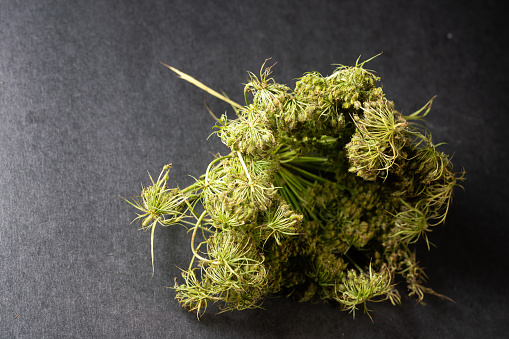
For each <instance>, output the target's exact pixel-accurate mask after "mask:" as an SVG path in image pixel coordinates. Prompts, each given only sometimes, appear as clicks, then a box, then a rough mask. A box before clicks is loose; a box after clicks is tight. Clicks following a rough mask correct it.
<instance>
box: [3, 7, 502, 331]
mask: <svg viewBox="0 0 509 339" xmlns="http://www.w3.org/2000/svg"><path fill="white" fill-rule="evenodd" d="M500 3H501V2H495V1H482V2H470V3H468V2H458V1H436V2H431V1H412V2H407V1H393V2H387V3H386V2H382V1H317V2H312V1H249V2H247V1H242V2H241V1H239V2H234V1H217V2H216V1H145V2H141V1H140V2H134V1H133V2H131V1H103V2H91V1H83V2H77V1H14V0H3V1H1V3H0V194H1V196H0V292H1V293H0V338H194V339H197V338H343V337H345V338H372V337H374V338H470V337H471V338H482V337H504V336H505V335H507V333H508V331H509V325H508V322H507V315H508V314H509V292H508V291H509V290H508V289H507V286H506V285H507V278H508V274H507V272H508V269H509V264H508V263H507V259H506V251H507V248H508V245H509V242H508V240H509V233H508V231H507V227H508V225H509V218H508V214H507V210H508V208H507V201H508V200H509V194H508V188H509V179H508V175H507V168H508V164H509V163H508V157H507V146H508V143H507V139H506V138H507V133H506V132H504V130H506V129H507V126H508V122H509V118H508V117H509V115H508V114H507V110H508V107H509V106H508V105H507V97H508V95H507V93H508V89H509V88H508V86H507V74H508V66H507V62H506V59H507V54H506V53H505V52H506V45H507V42H508V41H507V37H508V34H507V32H508V31H507V24H506V18H505V16H504V11H503V10H502V8H504V7H503V6H501V5H500ZM410 4H411V5H410ZM380 52H383V54H382V55H381V56H379V57H377V58H376V59H374V60H373V61H371V62H370V63H369V64H368V65H367V66H366V67H367V68H369V69H372V70H374V71H376V72H377V73H378V75H380V76H381V77H382V83H383V87H384V91H385V93H386V95H387V97H388V98H389V99H390V100H393V101H394V102H395V104H396V108H397V109H398V110H402V111H403V112H406V113H410V112H413V111H415V110H417V109H419V108H420V107H422V106H423V105H424V104H425V103H426V102H427V101H428V100H429V99H430V98H431V97H433V96H435V95H437V98H436V100H435V101H434V103H433V107H432V111H431V113H430V114H429V116H428V119H427V120H428V122H429V128H430V129H431V131H432V132H433V141H434V142H436V143H438V142H445V143H447V145H444V146H442V151H444V152H445V153H449V154H454V157H453V163H454V165H455V168H456V169H458V170H459V169H461V168H465V169H466V171H467V179H468V180H467V181H466V182H465V184H464V186H465V190H464V191H462V190H457V191H456V195H455V199H454V202H453V204H452V206H451V210H450V213H449V216H448V219H447V221H446V223H445V225H443V226H438V227H436V228H435V229H434V231H433V233H431V234H430V240H431V242H433V243H434V244H435V245H436V246H437V247H436V248H432V249H431V251H429V252H428V251H427V249H426V247H425V246H419V247H418V257H419V258H420V259H421V264H422V266H424V267H426V272H427V273H428V275H429V277H430V281H429V285H430V286H431V287H433V288H434V289H435V290H437V291H438V292H440V293H442V294H445V295H447V296H449V297H450V298H452V299H454V300H455V303H452V302H449V301H446V300H441V299H438V298H436V297H433V296H426V298H425V301H426V306H422V305H419V304H416V302H415V300H414V299H412V298H407V297H404V298H403V300H402V301H403V303H402V305H401V306H397V307H393V306H392V305H391V304H390V303H388V302H387V303H381V304H370V305H369V306H370V309H372V310H373V313H372V316H373V320H374V322H371V320H370V319H369V317H367V316H365V315H363V314H362V312H358V314H357V316H356V318H355V319H352V316H351V315H350V314H348V313H346V312H342V311H340V309H339V307H338V306H337V305H333V304H323V303H318V304H312V303H298V302H296V301H294V300H292V298H291V297H290V298H284V297H283V298H276V299H268V300H266V301H265V302H264V304H263V307H264V308H265V310H247V311H240V312H229V313H224V314H220V315H216V311H217V310H216V309H215V308H214V307H211V308H210V309H209V310H208V312H207V313H206V315H205V316H203V317H202V318H201V320H200V321H197V319H196V316H195V315H194V314H190V313H188V312H187V311H185V310H184V309H182V308H181V307H179V305H178V302H177V301H176V300H174V299H173V298H174V296H175V294H174V292H173V291H172V290H171V289H168V288H166V287H168V286H173V279H174V277H176V276H180V275H179V269H178V267H187V265H188V263H189V260H190V258H191V251H190V248H189V238H190V237H189V235H188V234H186V231H185V229H184V228H181V227H173V228H162V227H160V228H158V229H157V230H156V240H155V258H156V259H155V274H154V276H152V267H151V259H150V234H149V233H143V232H140V231H138V228H139V226H140V225H139V224H131V225H130V224H129V223H130V222H131V220H132V219H133V218H134V217H135V210H134V209H133V208H132V207H131V206H129V205H128V204H127V203H125V202H124V201H123V200H122V199H121V198H120V196H123V197H126V198H128V197H132V196H134V195H137V194H138V193H139V191H140V188H141V184H142V183H143V184H145V185H146V184H148V182H149V177H148V175H147V170H148V171H149V172H150V173H151V174H153V175H157V174H158V173H159V171H160V169H161V168H162V166H164V165H165V164H166V163H173V169H172V172H171V177H172V179H170V181H174V180H175V181H176V182H178V184H179V185H181V186H185V185H187V184H189V183H191V182H192V181H193V179H192V178H190V177H189V176H188V174H189V175H193V176H199V175H200V174H201V173H203V172H204V171H205V169H206V167H207V165H208V163H209V161H210V160H211V159H212V155H211V153H217V152H222V153H225V151H226V147H225V146H224V145H222V144H221V141H220V140H219V139H218V138H217V137H215V136H212V137H211V138H210V139H208V141H207V137H208V136H209V135H210V134H211V133H212V131H213V130H212V127H213V125H214V123H215V122H214V121H213V119H212V118H211V117H210V115H209V114H208V113H207V111H206V109H205V107H204V95H203V92H202V91H200V90H199V89H198V88H196V87H194V86H192V85H190V84H188V83H186V82H184V81H183V80H180V79H178V78H177V77H175V76H174V75H173V74H172V73H171V72H170V71H169V70H168V69H167V68H165V67H163V66H162V65H161V64H160V63H159V62H160V61H162V62H165V63H167V64H169V65H172V66H174V67H176V68H178V69H180V70H181V71H183V72H185V73H188V74H190V75H192V76H194V77H196V78H197V79H198V80H200V81H202V82H204V83H206V84H207V85H208V86H210V87H212V88H214V89H216V90H218V91H224V92H225V93H227V94H228V96H229V97H230V98H232V99H233V100H235V101H237V102H240V103H242V102H243V84H244V83H245V82H246V71H253V72H255V73H257V72H258V71H259V69H260V66H261V65H262V63H263V62H264V60H265V59H266V58H269V57H271V58H272V59H271V60H272V61H274V62H276V61H277V65H276V66H275V67H274V68H273V70H274V73H273V76H274V78H275V79H276V80H277V81H278V82H281V83H286V84H288V85H289V86H290V87H293V85H294V79H295V78H296V77H299V76H301V75H302V74H303V73H304V72H308V71H319V72H320V73H322V74H324V75H325V74H329V73H330V72H332V71H333V69H334V66H333V65H332V64H338V63H340V64H345V65H353V64H354V63H355V61H356V60H357V58H358V57H359V55H362V56H361V60H364V59H368V58H370V57H372V56H374V55H376V54H378V53H380ZM207 103H208V105H209V106H210V107H211V109H212V110H213V111H214V112H215V113H216V114H218V115H220V114H222V113H224V112H225V111H229V112H230V114H233V112H232V110H231V109H229V107H228V105H226V104H224V103H222V102H220V101H219V100H217V99H215V98H212V97H210V96H208V97H207ZM400 289H401V291H405V286H404V285H402V286H400Z"/></svg>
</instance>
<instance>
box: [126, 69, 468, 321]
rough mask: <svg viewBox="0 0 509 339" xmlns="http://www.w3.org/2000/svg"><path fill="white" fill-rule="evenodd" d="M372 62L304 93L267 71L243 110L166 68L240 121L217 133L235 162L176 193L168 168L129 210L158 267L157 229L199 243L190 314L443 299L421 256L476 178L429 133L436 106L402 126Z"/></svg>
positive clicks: (300, 84) (220, 126) (213, 168)
mask: <svg viewBox="0 0 509 339" xmlns="http://www.w3.org/2000/svg"><path fill="white" fill-rule="evenodd" d="M367 61H369V60H367ZM367 61H364V62H362V63H359V60H357V62H356V64H355V66H353V67H347V66H338V67H337V68H336V70H335V71H334V72H333V73H332V74H331V75H329V76H322V75H320V74H319V73H317V72H310V73H306V74H304V75H303V76H302V77H301V78H299V79H297V82H296V86H295V88H294V89H293V90H291V89H290V88H289V87H287V86H286V85H282V84H279V83H277V82H275V81H274V79H273V78H271V77H270V74H271V67H272V66H271V67H265V63H264V65H263V66H262V68H261V71H260V74H259V75H255V74H253V73H249V74H248V75H249V81H248V83H247V84H246V86H245V89H244V94H245V101H246V103H245V106H241V105H239V104H237V103H235V102H233V101H231V100H230V99H228V98H227V97H226V96H224V95H221V94H219V93H217V92H215V91H213V90H212V89H210V88H208V87H207V86H205V85H203V84H202V83H200V82H198V81H197V80H195V79H194V78H192V77H190V76H188V75H186V74H184V73H182V72H180V71H178V70H176V69H174V68H172V67H170V66H167V65H166V66H167V67H169V68H171V69H172V70H173V71H175V72H176V73H177V74H178V75H179V76H180V77H182V78H183V79H185V80H187V81H189V82H191V83H193V84H195V85H197V86H198V87H200V88H202V89H204V90H205V91H207V92H208V93H210V94H212V95H214V96H216V97H218V98H220V99H222V100H224V101H226V102H228V103H230V104H231V106H232V108H233V110H234V112H235V118H233V119H232V118H230V117H227V116H226V115H223V116H222V117H221V118H219V119H217V118H216V120H217V124H216V126H215V127H216V130H215V134H217V136H219V137H220V138H221V140H222V141H223V142H224V143H225V144H226V145H227V146H228V147H229V148H230V150H231V152H230V153H229V154H227V155H223V156H221V155H217V156H216V157H215V158H214V159H213V160H212V162H211V163H210V165H209V166H208V168H207V169H206V171H205V174H203V175H202V176H201V177H199V178H198V179H197V180H196V182H195V183H194V184H192V185H190V186H189V187H186V188H183V189H181V188H179V187H175V188H169V187H168V186H167V184H166V182H167V181H168V172H169V170H170V168H171V165H167V166H165V167H164V168H163V170H162V172H161V174H160V175H159V177H158V179H157V180H156V181H154V180H153V179H152V178H151V181H152V185H151V186H149V187H146V188H143V190H142V193H141V195H140V196H139V197H138V198H137V199H135V200H133V201H130V203H131V204H132V205H133V206H134V207H136V208H137V209H138V210H139V211H140V212H141V213H139V214H138V217H137V218H136V219H139V220H141V222H142V229H143V230H150V231H151V238H152V264H154V262H153V260H154V250H153V239H154V231H155V228H156V226H157V225H161V226H169V225H174V224H181V225H184V226H186V227H187V228H188V230H189V232H190V233H191V240H190V247H191V251H192V253H193V259H192V260H191V262H190V264H189V267H188V268H187V269H184V270H182V278H183V280H179V279H177V278H176V279H175V286H174V289H175V291H176V299H178V300H179V302H180V303H181V304H182V305H183V306H185V307H186V308H188V309H189V310H190V311H194V312H196V313H197V314H198V316H199V315H201V314H202V313H203V312H204V311H205V310H206V308H207V305H208V304H210V303H217V304H218V306H219V308H220V309H221V310H224V311H226V310H234V309H237V310H242V309H246V308H253V307H259V305H260V303H261V301H262V299H263V298H264V297H266V296H268V295H273V294H276V293H285V294H292V296H294V297H296V298H298V299H299V300H300V301H306V300H317V299H322V300H334V301H336V302H338V303H339V304H340V305H341V306H342V307H343V308H344V309H345V310H349V311H351V312H352V313H353V314H354V315H355V311H356V310H358V307H359V306H363V307H364V310H365V311H367V310H368V309H367V307H366V302H368V301H382V300H387V299H389V300H390V301H391V302H392V303H393V304H396V303H399V302H400V295H399V292H398V290H397V289H396V287H395V284H396V282H397V281H398V280H402V281H406V285H407V287H408V291H409V295H414V296H416V297H417V299H418V300H419V301H422V299H423V297H424V293H430V294H435V295H439V294H437V293H436V292H434V291H433V290H432V289H431V288H429V287H427V286H425V281H426V275H425V273H424V271H423V270H422V268H420V267H419V265H418V262H417V259H416V253H415V249H414V248H413V245H414V244H415V243H416V242H417V241H419V240H422V241H425V242H426V243H427V244H428V247H429V241H428V233H429V232H431V230H432V229H433V227H434V226H436V225H438V224H440V223H442V222H443V221H444V220H445V217H446V215H447V211H448V207H449V203H450V201H451V195H452V192H453V188H454V187H455V186H458V182H459V181H460V180H462V179H463V176H464V172H463V171H462V172H458V173H456V172H454V171H453V169H452V164H451V161H450V158H449V157H448V156H447V155H446V154H444V153H442V152H439V151H437V150H436V146H437V145H434V144H433V143H432V141H431V134H429V132H427V131H426V130H425V129H424V127H422V122H423V118H424V117H425V116H426V115H427V114H428V112H429V111H430V108H431V103H432V101H433V99H431V100H430V101H429V102H428V103H427V104H426V105H425V106H424V107H423V108H421V109H420V110H418V111H417V112H415V113H413V114H410V115H406V116H405V115H402V113H400V112H399V111H397V110H396V109H395V105H394V103H393V102H392V101H389V100H387V99H386V97H385V95H384V93H383V91H382V88H381V87H379V86H377V85H376V84H377V82H378V81H379V80H380V78H379V77H377V76H376V75H375V74H374V72H372V71H370V70H367V69H365V68H364V65H365V63H366V62H367ZM136 219H135V220H136ZM439 296H440V295H439Z"/></svg>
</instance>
